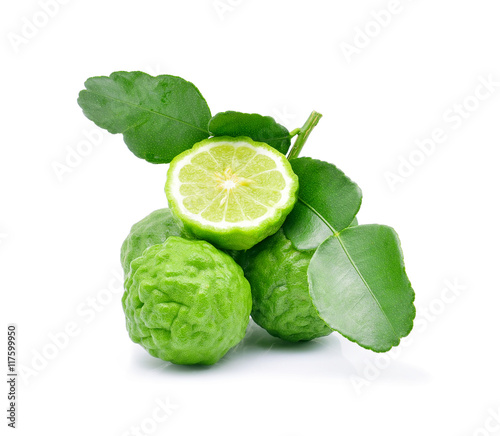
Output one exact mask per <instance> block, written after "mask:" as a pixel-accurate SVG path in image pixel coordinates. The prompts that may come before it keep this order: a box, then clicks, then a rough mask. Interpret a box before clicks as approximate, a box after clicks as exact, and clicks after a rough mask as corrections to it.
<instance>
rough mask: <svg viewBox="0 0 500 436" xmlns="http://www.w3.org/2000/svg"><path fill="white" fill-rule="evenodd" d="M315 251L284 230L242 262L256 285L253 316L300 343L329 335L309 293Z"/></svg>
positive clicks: (272, 329)
mask: <svg viewBox="0 0 500 436" xmlns="http://www.w3.org/2000/svg"><path fill="white" fill-rule="evenodd" d="M313 254H314V251H311V250H310V251H299V250H297V249H295V248H294V247H293V245H292V243H291V241H290V240H289V239H288V238H287V237H286V236H285V233H284V232H283V230H282V229H280V230H279V231H278V232H277V233H276V234H274V235H273V236H270V237H269V238H267V239H266V240H264V241H262V242H261V243H260V244H258V245H256V246H255V247H253V248H251V249H250V250H248V251H247V252H246V253H245V254H244V256H243V257H242V258H240V259H239V260H240V262H241V265H242V266H243V269H244V271H245V277H246V278H247V279H248V281H249V282H250V285H251V287H252V298H253V306H252V319H253V320H254V321H255V322H256V323H257V324H258V325H260V326H261V327H263V328H264V329H266V330H267V331H268V332H269V333H270V334H271V335H273V336H277V337H279V338H281V339H284V340H287V341H291V342H298V341H308V340H311V339H314V338H318V337H320V336H326V335H329V334H330V333H331V332H332V331H333V330H332V329H331V328H330V327H329V326H328V325H327V324H326V323H325V322H324V321H323V320H322V319H321V318H320V317H319V315H318V311H317V310H316V308H315V307H314V305H313V303H312V300H311V296H310V295H309V284H308V280H307V269H308V267H309V263H310V261H311V258H312V255H313Z"/></svg>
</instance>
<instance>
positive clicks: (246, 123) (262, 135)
mask: <svg viewBox="0 0 500 436" xmlns="http://www.w3.org/2000/svg"><path fill="white" fill-rule="evenodd" d="M208 129H209V130H210V132H211V133H212V135H214V136H234V137H236V136H248V137H249V138H251V139H253V140H254V141H258V142H265V143H266V144H269V145H270V146H271V147H273V148H275V149H276V150H278V151H279V152H280V153H282V154H286V153H287V152H288V149H289V148H290V144H291V138H290V133H289V132H288V130H287V128H286V127H284V126H282V125H281V124H278V123H277V122H276V121H275V120H274V119H273V118H272V117H264V116H262V115H259V114H245V113H242V112H234V111H228V112H221V113H218V114H217V115H215V116H214V117H213V118H212V119H211V120H210V123H209V125H208Z"/></svg>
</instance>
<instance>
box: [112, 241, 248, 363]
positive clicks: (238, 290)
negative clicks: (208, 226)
mask: <svg viewBox="0 0 500 436" xmlns="http://www.w3.org/2000/svg"><path fill="white" fill-rule="evenodd" d="M122 305H123V309H124V311H125V318H126V326H127V330H128V332H129V335H130V338H131V339H132V341H134V342H136V343H138V344H140V345H142V346H143V347H144V348H145V349H146V350H147V351H148V352H149V353H150V354H151V355H153V356H155V357H159V358H160V359H163V360H166V361H169V362H172V363H176V364H184V365H192V364H204V365H211V364H214V363H215V362H217V361H218V360H219V359H221V358H222V356H224V355H225V354H226V353H227V351H228V350H229V349H230V348H231V347H233V346H234V345H236V344H237V343H238V342H240V341H241V339H243V336H244V335H245V330H246V327H247V325H248V321H249V316H250V311H251V306H252V297H251V294H250V285H249V284H248V281H247V280H246V279H245V277H244V276H243V271H242V269H241V268H240V266H239V265H237V264H236V263H235V262H234V261H233V259H231V258H230V257H229V256H228V255H227V254H225V253H222V252H221V251H219V250H217V249H216V248H215V247H214V246H212V245H211V244H209V243H208V242H205V241H190V240H186V239H183V238H179V237H176V236H171V237H169V238H168V239H167V240H166V241H165V242H164V243H163V244H158V245H153V246H151V247H149V248H147V249H146V250H145V251H144V253H143V254H142V256H140V257H138V258H137V259H135V260H133V261H132V263H131V271H130V275H129V277H128V279H127V280H126V281H125V294H124V295H123V298H122Z"/></svg>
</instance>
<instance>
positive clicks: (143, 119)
mask: <svg viewBox="0 0 500 436" xmlns="http://www.w3.org/2000/svg"><path fill="white" fill-rule="evenodd" d="M85 87H86V89H84V90H83V91H81V92H80V95H79V97H78V104H79V105H80V107H81V108H82V109H83V113H84V114H85V116H86V117H87V118H89V119H90V120H92V121H93V122H94V123H96V124H97V125H98V126H99V127H102V128H103V129H106V130H107V131H108V132H110V133H123V139H124V141H125V143H126V144H127V146H128V148H129V149H130V151H132V153H134V154H135V155H136V156H137V157H140V158H141V159H146V160H147V161H148V162H152V163H168V162H170V161H171V160H172V159H173V158H174V157H175V156H177V155H178V154H179V153H181V152H183V151H184V150H187V149H188V148H191V147H192V146H193V145H194V144H195V143H197V142H199V141H201V140H202V139H205V138H208V136H209V132H208V122H209V120H210V117H211V114H210V109H209V108H208V105H207V103H206V101H205V99H204V98H203V96H202V95H201V94H200V92H199V91H198V89H197V88H196V87H195V86H194V85H193V84H192V83H190V82H187V81H185V80H184V79H181V78H180V77H175V76H167V75H163V76H157V77H152V76H150V75H149V74H146V73H142V72H139V71H134V72H124V71H120V72H116V73H113V74H111V75H110V76H109V77H105V76H103V77H91V78H90V79H88V80H87V81H86V82H85Z"/></svg>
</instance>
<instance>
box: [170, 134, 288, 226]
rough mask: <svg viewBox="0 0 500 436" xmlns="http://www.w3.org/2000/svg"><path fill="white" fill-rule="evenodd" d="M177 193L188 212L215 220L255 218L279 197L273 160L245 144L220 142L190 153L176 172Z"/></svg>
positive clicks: (278, 174) (280, 187)
mask: <svg viewBox="0 0 500 436" xmlns="http://www.w3.org/2000/svg"><path fill="white" fill-rule="evenodd" d="M179 182H180V187H179V194H180V195H181V196H182V197H183V198H182V204H183V206H184V207H185V208H186V209H187V210H188V211H189V212H190V213H192V214H196V215H199V216H201V217H202V218H203V219H205V220H207V221H210V222H214V223H218V222H227V223H238V222H242V221H250V220H255V219H257V218H259V217H262V216H263V215H265V214H266V212H267V211H268V209H269V208H272V207H274V206H275V205H276V204H277V203H278V202H279V201H280V200H281V198H282V194H281V191H282V190H283V189H284V188H285V187H286V181H285V179H284V178H283V175H282V174H281V172H280V171H279V169H278V166H277V164H276V162H275V161H274V160H273V159H271V158H270V157H268V156H266V155H264V154H260V153H258V152H257V151H256V150H255V149H253V148H251V147H248V146H245V145H235V144H221V145H216V146H214V147H212V148H210V149H208V150H204V151H201V152H200V153H198V154H196V155H195V156H193V157H192V159H191V161H190V162H189V163H187V164H186V165H184V166H183V167H182V168H181V169H180V172H179Z"/></svg>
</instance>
